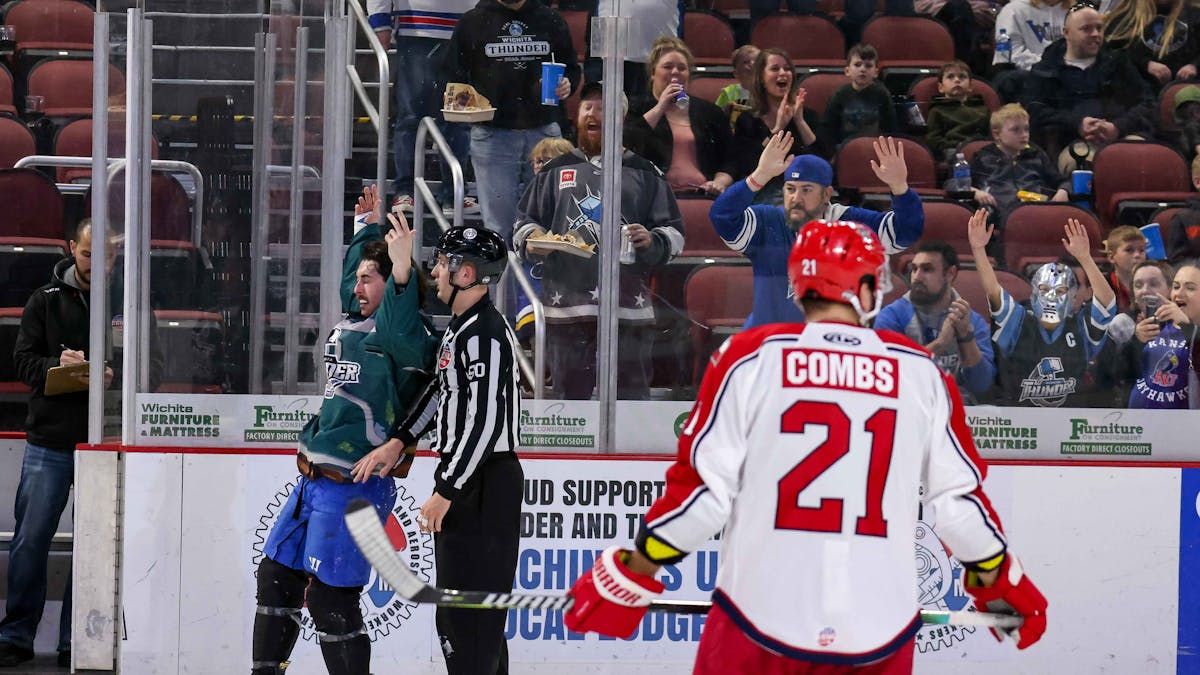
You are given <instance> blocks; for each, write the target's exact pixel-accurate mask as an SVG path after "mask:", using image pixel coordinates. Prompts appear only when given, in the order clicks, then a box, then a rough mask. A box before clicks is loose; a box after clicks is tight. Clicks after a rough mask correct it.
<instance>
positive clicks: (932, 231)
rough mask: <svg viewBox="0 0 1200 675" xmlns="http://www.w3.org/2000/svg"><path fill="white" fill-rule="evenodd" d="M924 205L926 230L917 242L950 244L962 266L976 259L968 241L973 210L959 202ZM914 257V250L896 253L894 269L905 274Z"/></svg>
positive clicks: (927, 203)
mask: <svg viewBox="0 0 1200 675" xmlns="http://www.w3.org/2000/svg"><path fill="white" fill-rule="evenodd" d="M922 206H923V207H924V209H925V230H924V232H922V233H921V238H920V239H919V240H917V243H918V244H920V243H923V242H929V241H943V242H946V243H947V244H950V246H951V247H952V248H953V249H954V252H955V253H957V254H958V258H959V262H960V267H961V266H962V265H963V264H965V263H969V262H970V261H972V260H974V259H975V256H974V255H973V254H972V253H971V244H970V242H969V241H967V221H968V220H970V219H971V210H970V209H968V208H967V207H965V206H963V205H962V204H960V203H958V202H924V203H923V204H922ZM911 248H916V246H915V245H914V246H913V247H911ZM914 257H916V253H914V252H913V251H912V250H908V251H905V252H904V253H900V254H898V255H896V256H895V257H894V259H893V261H892V269H893V270H894V271H895V272H897V273H899V274H903V272H904V270H905V268H907V267H908V264H909V263H910V262H912V259H913V258H914Z"/></svg>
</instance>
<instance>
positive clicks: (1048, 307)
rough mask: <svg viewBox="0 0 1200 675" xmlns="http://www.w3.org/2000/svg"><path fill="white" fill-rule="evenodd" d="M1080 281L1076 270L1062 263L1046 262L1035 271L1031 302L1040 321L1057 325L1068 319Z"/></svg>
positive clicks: (1049, 324)
mask: <svg viewBox="0 0 1200 675" xmlns="http://www.w3.org/2000/svg"><path fill="white" fill-rule="evenodd" d="M1078 290H1079V281H1078V280H1076V279H1075V272H1074V271H1073V270H1072V269H1071V268H1070V267H1067V266H1066V265H1064V264H1062V263H1056V262H1054V263H1046V264H1045V265H1042V266H1041V267H1039V268H1038V269H1037V271H1036V272H1034V273H1033V295H1032V297H1031V298H1030V304H1032V305H1033V314H1034V316H1035V317H1037V320H1038V321H1041V322H1042V323H1043V324H1046V325H1048V326H1051V327H1053V326H1057V325H1058V324H1060V323H1062V322H1063V321H1065V320H1066V318H1067V315H1068V314H1070V313H1071V308H1072V307H1074V303H1075V293H1076V292H1077V291H1078Z"/></svg>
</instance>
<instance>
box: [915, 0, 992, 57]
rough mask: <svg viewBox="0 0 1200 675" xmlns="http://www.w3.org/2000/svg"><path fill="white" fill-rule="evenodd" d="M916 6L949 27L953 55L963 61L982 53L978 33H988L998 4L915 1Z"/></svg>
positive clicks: (984, 0)
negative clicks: (952, 41) (979, 48)
mask: <svg viewBox="0 0 1200 675" xmlns="http://www.w3.org/2000/svg"><path fill="white" fill-rule="evenodd" d="M913 7H914V9H915V10H916V12H917V13H918V14H923V15H925V16H928V17H931V18H933V19H937V20H938V21H940V22H942V24H944V25H945V26H946V28H947V29H948V30H949V31H950V37H951V38H952V39H953V40H954V56H955V58H958V59H962V60H963V61H973V59H975V58H976V57H977V56H978V55H979V50H978V49H977V48H976V47H977V43H978V42H979V36H981V35H986V34H987V33H988V31H990V30H991V29H992V26H993V25H994V24H995V21H996V6H995V5H994V4H993V3H991V2H989V0H916V1H915V2H914V3H913Z"/></svg>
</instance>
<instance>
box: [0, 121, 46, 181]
mask: <svg viewBox="0 0 1200 675" xmlns="http://www.w3.org/2000/svg"><path fill="white" fill-rule="evenodd" d="M36 154H37V142H36V141H35V140H34V138H33V132H31V131H29V128H28V127H26V126H25V125H24V124H21V123H20V122H18V121H17V120H14V119H9V118H7V117H0V169H11V168H13V165H15V164H16V163H17V160H19V159H21V158H22V157H28V156H30V155H36Z"/></svg>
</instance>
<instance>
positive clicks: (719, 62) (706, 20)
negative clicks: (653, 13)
mask: <svg viewBox="0 0 1200 675" xmlns="http://www.w3.org/2000/svg"><path fill="white" fill-rule="evenodd" d="M683 41H684V43H685V44H687V46H688V49H690V50H692V58H694V59H695V60H696V64H697V65H701V66H727V65H729V59H730V57H731V56H732V55H733V49H734V46H735V44H734V41H733V29H732V28H730V27H729V23H728V22H726V21H725V19H723V18H721V17H720V16H719V15H717V14H713V13H711V12H700V11H688V12H684V14H683Z"/></svg>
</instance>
